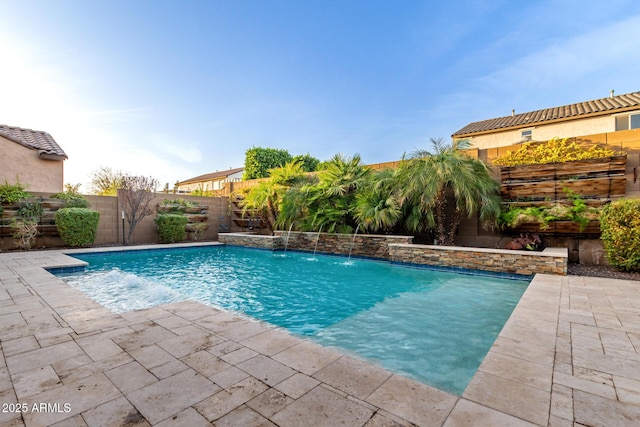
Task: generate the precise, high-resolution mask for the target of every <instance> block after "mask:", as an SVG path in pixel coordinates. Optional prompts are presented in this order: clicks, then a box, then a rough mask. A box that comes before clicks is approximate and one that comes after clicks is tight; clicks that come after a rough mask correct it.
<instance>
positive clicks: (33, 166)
mask: <svg viewBox="0 0 640 427" xmlns="http://www.w3.org/2000/svg"><path fill="white" fill-rule="evenodd" d="M0 152H1V153H2V155H1V156H0V183H4V182H5V181H6V182H8V183H10V184H13V183H15V182H16V181H17V180H19V181H20V182H21V183H23V184H25V185H26V186H27V190H28V191H33V192H43V193H58V192H61V191H63V189H64V184H63V178H64V160H66V159H67V155H66V154H65V152H64V151H63V150H62V148H61V147H60V146H59V145H58V143H56V141H55V140H54V139H53V138H52V137H51V135H49V134H48V133H47V132H43V131H38V130H31V129H23V128H19V127H11V126H6V125H0Z"/></svg>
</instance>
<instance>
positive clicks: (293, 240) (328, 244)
mask: <svg viewBox="0 0 640 427" xmlns="http://www.w3.org/2000/svg"><path fill="white" fill-rule="evenodd" d="M274 234H275V235H276V236H281V237H282V244H283V247H284V245H285V244H286V243H287V235H288V231H275V232H274ZM316 240H317V242H318V248H317V251H318V252H319V253H328V254H336V255H349V251H350V250H351V247H352V245H353V250H351V255H353V256H361V257H367V258H378V259H389V249H388V245H389V244H392V243H407V244H410V243H411V242H412V241H413V236H391V235H378V234H357V235H356V236H355V238H354V236H353V234H335V233H320V234H318V233H316V232H307V233H305V232H298V231H292V232H291V234H290V235H289V242H288V245H287V248H288V249H292V250H296V251H307V252H313V251H314V248H315V247H316Z"/></svg>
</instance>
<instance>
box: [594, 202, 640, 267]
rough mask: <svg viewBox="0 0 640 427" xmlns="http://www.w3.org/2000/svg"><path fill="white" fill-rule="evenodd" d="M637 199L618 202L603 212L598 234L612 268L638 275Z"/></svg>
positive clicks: (639, 219) (639, 209) (639, 222)
mask: <svg viewBox="0 0 640 427" xmlns="http://www.w3.org/2000/svg"><path fill="white" fill-rule="evenodd" d="M639 212H640V199H620V200H616V201H615V202H611V203H610V204H609V205H607V206H605V207H604V209H602V214H601V215H600V230H601V231H602V235H601V236H600V238H601V239H602V244H603V246H604V250H605V251H606V253H607V259H608V260H609V264H611V265H612V266H614V267H616V268H618V269H621V270H626V271H640V214H639Z"/></svg>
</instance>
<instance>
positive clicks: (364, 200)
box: [355, 169, 402, 232]
mask: <svg viewBox="0 0 640 427" xmlns="http://www.w3.org/2000/svg"><path fill="white" fill-rule="evenodd" d="M396 184H397V177H396V171H395V170H393V169H384V170H381V171H375V172H372V173H371V175H370V179H369V181H368V182H367V183H366V185H365V186H364V187H363V188H362V189H361V190H360V191H359V192H358V194H357V195H356V207H355V219H356V220H357V221H358V223H359V224H360V227H361V229H364V230H367V231H384V232H386V231H389V230H391V229H392V228H393V227H394V226H395V225H396V224H397V223H398V221H399V220H400V218H401V216H402V206H401V204H400V200H399V198H398V191H397V185H396Z"/></svg>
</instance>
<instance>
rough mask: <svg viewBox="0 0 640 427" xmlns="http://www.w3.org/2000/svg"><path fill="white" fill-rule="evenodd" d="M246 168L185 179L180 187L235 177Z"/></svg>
mask: <svg viewBox="0 0 640 427" xmlns="http://www.w3.org/2000/svg"><path fill="white" fill-rule="evenodd" d="M243 170H244V168H235V169H227V170H223V171H219V172H213V173H206V174H204V175H199V176H196V177H194V178H189V179H185V180H184V181H180V182H179V183H178V185H181V184H188V183H190V182H201V181H215V180H216V178H226V177H228V176H229V175H233V174H234V173H238V172H242V171H243Z"/></svg>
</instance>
